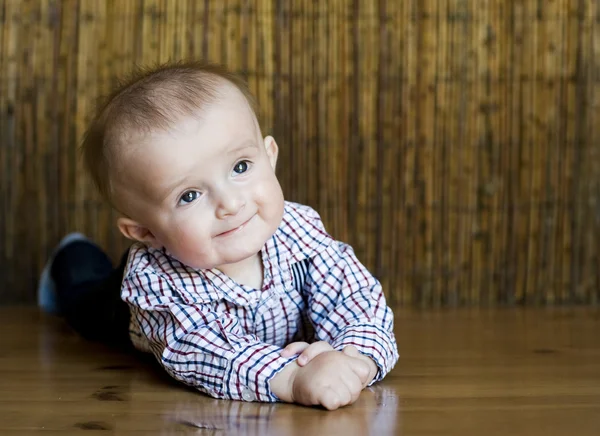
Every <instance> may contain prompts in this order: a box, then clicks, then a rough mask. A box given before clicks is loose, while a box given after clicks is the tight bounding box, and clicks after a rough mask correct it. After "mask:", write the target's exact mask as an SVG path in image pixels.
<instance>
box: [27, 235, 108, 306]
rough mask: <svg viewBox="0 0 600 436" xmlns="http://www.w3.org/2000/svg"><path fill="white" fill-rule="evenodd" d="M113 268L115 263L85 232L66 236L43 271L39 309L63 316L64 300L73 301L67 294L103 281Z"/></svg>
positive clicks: (39, 289) (39, 287)
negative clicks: (65, 293) (81, 286)
mask: <svg viewBox="0 0 600 436" xmlns="http://www.w3.org/2000/svg"><path fill="white" fill-rule="evenodd" d="M112 268H113V266H112V262H111V261H110V259H109V258H108V256H107V255H106V254H105V253H104V252H103V251H102V249H100V247H98V246H97V245H96V244H94V243H93V242H92V241H90V240H89V239H87V238H86V237H85V236H83V235H82V234H81V233H71V234H69V235H67V236H65V237H64V238H63V239H62V240H61V241H60V243H59V244H58V246H57V247H56V248H55V249H54V251H53V252H52V255H51V256H50V258H49V259H48V262H47V263H46V266H45V267H44V270H43V271H42V275H41V277H40V281H39V285H38V306H39V307H40V308H41V309H42V310H43V311H44V312H48V313H54V314H61V297H62V299H64V298H65V297H66V298H70V297H69V296H68V295H64V292H67V293H68V292H69V291H70V290H72V289H77V288H78V287H79V286H80V285H82V284H84V283H87V282H94V281H96V280H99V279H103V278H104V277H106V276H107V275H109V274H110V272H111V271H112ZM61 291H62V292H63V294H61Z"/></svg>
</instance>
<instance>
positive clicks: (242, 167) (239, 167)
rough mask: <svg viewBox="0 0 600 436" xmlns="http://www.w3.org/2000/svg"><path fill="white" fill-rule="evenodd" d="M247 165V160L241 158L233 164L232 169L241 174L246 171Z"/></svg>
mask: <svg viewBox="0 0 600 436" xmlns="http://www.w3.org/2000/svg"><path fill="white" fill-rule="evenodd" d="M248 167H249V165H248V161H247V160H241V161H239V162H238V163H236V164H235V166H234V167H233V171H234V172H236V173H237V174H242V173H245V172H246V171H248Z"/></svg>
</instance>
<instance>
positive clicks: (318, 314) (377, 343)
mask: <svg viewBox="0 0 600 436" xmlns="http://www.w3.org/2000/svg"><path fill="white" fill-rule="evenodd" d="M305 291H306V292H307V297H308V308H309V316H310V319H311V321H312V323H313V325H314V327H315V334H316V337H317V338H318V339H319V340H324V341H327V342H329V343H330V344H331V345H332V347H333V348H334V349H336V350H344V349H345V348H346V347H348V346H349V345H352V346H354V347H356V349H357V350H358V351H359V352H360V353H361V354H362V356H363V358H364V359H365V362H366V363H368V364H369V365H370V368H371V374H370V376H369V377H370V378H371V380H370V381H369V384H372V383H374V382H376V381H379V380H381V379H382V378H383V377H384V376H385V375H386V374H387V373H388V372H389V371H390V370H391V369H392V368H393V366H394V365H395V364H396V362H397V360H398V349H397V345H396V339H395V337H394V331H393V326H394V318H393V314H392V311H391V309H390V308H389V307H388V306H387V304H386V301H385V296H384V295H383V291H382V289H381V285H380V284H379V282H378V281H377V280H376V279H375V278H374V277H373V275H372V274H371V273H370V272H369V271H368V270H367V269H366V268H365V266H364V265H362V264H361V263H360V261H359V260H358V259H357V258H356V255H355V254H354V251H353V250H352V248H351V247H350V246H349V245H346V244H343V243H341V242H337V241H336V242H333V243H332V244H331V245H330V246H329V247H328V248H327V249H326V250H324V251H322V252H321V253H320V254H319V255H318V256H316V257H315V258H313V259H311V262H310V264H309V267H308V272H307V281H306V285H305ZM366 359H369V360H366ZM371 376H372V377H371Z"/></svg>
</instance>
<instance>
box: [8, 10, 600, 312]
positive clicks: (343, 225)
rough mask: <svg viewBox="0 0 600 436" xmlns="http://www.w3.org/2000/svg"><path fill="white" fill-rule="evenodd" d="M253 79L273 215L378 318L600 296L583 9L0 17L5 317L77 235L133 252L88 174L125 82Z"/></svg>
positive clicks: (596, 171)
mask: <svg viewBox="0 0 600 436" xmlns="http://www.w3.org/2000/svg"><path fill="white" fill-rule="evenodd" d="M190 58H194V59H203V60H210V61H214V62H219V63H223V64H226V65H227V66H228V67H230V68H231V69H232V70H234V71H236V72H238V73H240V74H242V75H243V76H244V77H245V78H246V79H247V80H248V81H249V83H250V88H251V90H252V91H253V92H254V93H255V95H256V96H257V98H258V102H259V104H260V119H261V124H262V127H263V133H264V134H265V135H266V134H272V135H273V136H274V137H275V138H276V140H277V141H278V143H279V146H280V149H281V151H280V152H281V156H280V160H279V164H278V175H279V178H280V180H281V183H282V186H283V189H284V193H285V195H286V197H287V199H288V200H292V201H297V202H301V203H305V204H308V205H310V206H313V207H314V208H316V209H317V210H318V211H319V212H320V214H321V216H322V218H323V220H324V222H325V224H326V226H327V229H328V230H329V232H330V233H331V234H332V235H333V236H334V237H336V238H338V239H341V240H344V241H346V242H349V243H350V244H352V245H353V246H354V248H355V250H356V252H357V254H358V256H359V258H360V259H361V260H362V261H363V262H364V263H365V264H366V265H367V266H368V267H369V268H370V269H371V270H372V271H373V272H374V273H375V274H376V276H377V277H378V278H379V279H380V280H381V281H382V283H383V285H384V289H385V293H386V295H387V296H388V299H389V300H390V301H391V302H392V303H393V304H402V305H417V306H422V307H435V306H459V305H483V306H495V305H515V304H526V305H541V304H568V303H569V304H570V303H583V304H594V303H597V302H598V299H599V297H600V268H599V266H600V265H599V262H600V258H599V248H600V241H599V236H600V153H599V151H600V143H599V141H600V127H599V126H598V124H599V123H600V87H599V81H600V1H598V0H544V1H538V0H514V1H507V0H404V1H400V0H378V1H375V0H373V1H368V0H327V1H324V0H320V1H317V0H294V1H291V0H290V1H286V0H257V1H251V0H227V1H225V0H202V1H200V0H106V1H95V0H64V1H59V0H0V303H2V304H8V303H33V302H34V301H35V286H36V283H37V278H38V276H39V273H40V271H41V269H42V267H43V265H44V263H45V261H46V258H47V256H48V255H49V254H50V252H51V250H52V248H53V246H54V245H55V244H56V243H57V242H58V241H59V240H60V238H61V237H62V236H64V235H65V234H66V233H68V232H71V231H81V232H84V233H85V234H86V235H88V236H90V237H91V238H93V239H94V240H96V241H97V242H98V243H99V244H100V245H101V246H102V247H104V248H105V249H106V250H108V251H109V253H110V254H111V256H112V257H113V259H115V260H116V259H117V258H118V257H119V256H120V254H121V253H122V251H123V250H124V249H125V248H126V247H127V242H126V241H125V240H124V239H123V238H122V237H121V236H120V235H119V233H118V231H117V230H116V228H115V226H114V221H115V215H114V214H113V213H112V212H111V210H110V209H109V208H108V207H107V206H105V205H103V204H102V202H101V201H100V200H99V198H98V196H97V195H96V193H95V191H94V188H93V186H92V185H91V183H90V181H89V179H88V178H87V177H86V175H85V173H84V172H83V169H82V165H81V162H80V160H79V153H78V146H79V143H80V140H81V137H82V134H83V132H84V129H85V126H86V123H87V121H88V120H89V119H90V117H91V115H92V113H93V110H94V107H95V104H96V102H97V99H98V98H99V97H101V96H103V95H105V94H106V93H108V91H109V90H110V89H111V87H112V86H113V85H114V84H115V83H116V80H117V78H118V77H120V76H121V75H123V74H126V73H128V72H129V71H130V70H131V69H132V68H133V67H134V66H135V65H152V64H155V63H157V62H164V61H168V60H177V59H190Z"/></svg>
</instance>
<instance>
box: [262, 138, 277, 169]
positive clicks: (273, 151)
mask: <svg viewBox="0 0 600 436" xmlns="http://www.w3.org/2000/svg"><path fill="white" fill-rule="evenodd" d="M264 142H265V150H267V156H268V157H269V161H270V162H271V167H272V168H273V171H275V166H276V165H277V156H278V155H279V147H277V143H276V142H275V139H274V138H273V137H272V136H265V139H264Z"/></svg>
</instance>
